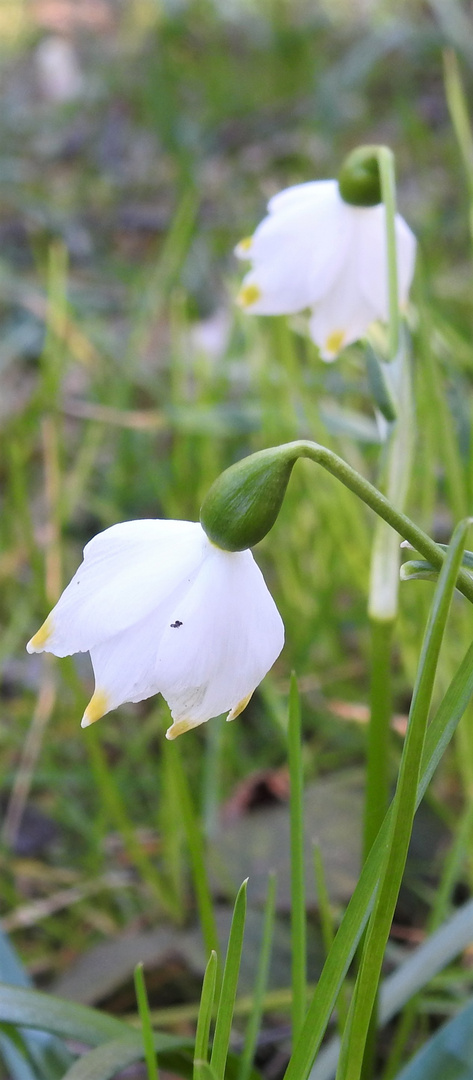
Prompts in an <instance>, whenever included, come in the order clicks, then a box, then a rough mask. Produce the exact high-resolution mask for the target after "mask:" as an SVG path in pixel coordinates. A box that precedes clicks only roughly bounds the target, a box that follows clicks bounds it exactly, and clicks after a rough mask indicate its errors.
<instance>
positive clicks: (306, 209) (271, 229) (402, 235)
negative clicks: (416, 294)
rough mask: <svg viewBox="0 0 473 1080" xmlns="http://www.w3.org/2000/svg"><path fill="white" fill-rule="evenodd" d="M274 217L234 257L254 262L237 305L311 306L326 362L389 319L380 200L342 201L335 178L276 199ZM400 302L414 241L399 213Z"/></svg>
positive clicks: (260, 308)
mask: <svg viewBox="0 0 473 1080" xmlns="http://www.w3.org/2000/svg"><path fill="white" fill-rule="evenodd" d="M268 210H269V214H268V216H267V217H265V218H264V220H263V221H262V222H261V224H260V225H258V228H257V229H256V231H255V233H254V235H253V236H252V237H249V238H248V239H247V240H242V241H241V243H240V244H238V246H237V248H236V249H235V250H236V254H237V255H238V257H239V258H241V259H250V260H251V262H252V264H253V265H252V269H251V270H250V272H249V273H248V274H247V275H246V277H245V278H244V280H243V284H242V288H241V291H240V294H239V297H238V302H239V303H240V304H241V305H242V307H244V308H245V309H246V310H247V311H249V312H251V313H254V314H259V315H290V314H293V313H295V312H297V311H302V310H303V309H304V308H310V309H311V316H310V335H311V337H312V340H313V341H315V343H316V345H318V346H319V349H320V352H321V356H322V358H323V359H324V360H334V359H335V357H336V356H337V355H338V353H339V352H340V350H341V349H342V348H344V346H345V345H349V344H350V343H351V342H352V341H357V340H358V338H360V337H363V335H364V334H365V332H366V330H367V328H368V326H369V325H370V323H371V322H373V321H374V320H375V319H383V320H384V321H386V320H387V318H388V289H387V267H386V228H385V209H384V205H383V203H380V204H379V205H377V206H369V207H361V206H360V207H358V206H352V205H349V204H348V203H346V202H344V200H343V199H342V197H341V195H340V192H339V189H338V183H337V181H336V180H317V181H313V182H312V183H309V184H297V185H296V186H295V187H290V188H287V189H286V190H285V191H281V192H280V193H279V194H278V195H275V196H274V198H273V199H271V200H270V202H269V204H268ZM396 246H397V266H398V290H399V303H400V305H401V306H402V305H404V304H406V302H407V297H408V292H409V287H410V284H411V281H412V276H413V273H414V262H415V248H416V241H415V237H414V234H413V233H412V232H411V230H410V229H409V227H408V225H406V222H405V221H404V219H403V218H402V217H401V216H400V215H399V214H397V215H396Z"/></svg>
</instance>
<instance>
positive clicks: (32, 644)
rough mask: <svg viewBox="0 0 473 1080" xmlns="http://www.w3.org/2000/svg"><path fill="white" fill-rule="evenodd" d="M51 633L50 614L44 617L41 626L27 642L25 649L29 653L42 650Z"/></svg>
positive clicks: (51, 622)
mask: <svg viewBox="0 0 473 1080" xmlns="http://www.w3.org/2000/svg"><path fill="white" fill-rule="evenodd" d="M52 633H53V621H52V618H51V616H50V615H48V617H47V619H45V621H44V623H43V625H42V626H40V628H39V630H38V631H37V632H36V634H34V635H33V637H32V638H31V640H30V641H29V642H28V644H27V646H26V649H27V652H29V653H35V652H43V649H45V648H46V645H47V643H48V641H49V640H50V638H51V637H52Z"/></svg>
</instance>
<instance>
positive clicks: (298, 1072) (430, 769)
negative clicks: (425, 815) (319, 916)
mask: <svg viewBox="0 0 473 1080" xmlns="http://www.w3.org/2000/svg"><path fill="white" fill-rule="evenodd" d="M472 694H473V645H470V647H469V649H468V650H467V652H466V654H465V656H464V658H463V661H462V663H461V664H460V667H459V668H458V671H457V673H456V675H455V676H454V678H453V679H452V682H451V683H450V686H449V688H448V690H447V692H446V694H445V697H444V699H443V701H442V703H441V705H440V707H439V709H438V710H437V713H436V714H435V716H434V718H433V720H432V721H431V723H430V725H429V727H428V729H427V734H426V739H425V746H424V752H423V755H422V766H421V776H420V781H419V784H418V788H417V796H416V805H417V806H418V805H419V803H420V802H421V800H422V798H423V796H424V794H425V791H426V789H427V787H428V785H429V784H430V781H431V779H432V776H433V774H434V772H435V770H436V768H437V766H438V764H439V761H440V760H441V758H442V755H443V753H444V752H445V749H446V747H447V746H448V743H449V742H450V740H451V738H452V736H453V734H454V732H455V729H456V727H457V725H458V723H459V721H460V720H461V717H462V716H463V713H464V711H465V709H466V707H467V705H468V703H469V701H470V698H471V696H472ZM390 819H391V811H389V812H388V814H387V816H386V818H385V820H384V823H383V825H382V827H381V829H380V831H379V834H378V837H377V839H376V840H375V843H374V845H373V847H372V849H371V852H370V855H369V857H368V859H367V861H366V863H365V865H364V867H363V870H362V873H361V875H360V878H359V881H358V884H357V886H356V888H355V891H354V893H353V895H352V898H351V900H350V902H349V904H348V906H347V908H346V911H345V914H344V916H343V919H342V921H341V923H340V926H339V929H338V933H337V935H336V937H335V941H334V944H333V946H332V949H331V950H330V953H329V956H328V957H327V961H326V963H325V965H324V968H323V971H322V974H321V976H320V979H319V982H318V984H317V987H316V990H315V992H314V995H313V997H312V1001H311V1003H310V1005H309V1009H308V1012H307V1016H306V1019H305V1023H304V1027H303V1029H302V1032H301V1036H300V1038H299V1039H298V1041H297V1045H296V1047H295V1048H294V1051H293V1054H292V1056H291V1059H290V1062H289V1065H288V1067H287V1071H286V1074H285V1077H286V1080H304V1078H305V1077H306V1076H307V1075H308V1073H309V1072H310V1069H311V1066H312V1064H313V1061H314V1058H315V1055H316V1053H317V1050H318V1049H319V1046H320V1043H321V1041H322V1038H323V1036H324V1033H325V1031H326V1028H327V1025H328V1023H329V1020H330V1016H331V1014H332V1011H333V1009H334V1008H335V1005H336V1001H337V997H338V994H339V992H340V988H341V986H342V983H343V980H344V978H345V975H346V973H347V971H348V968H349V966H350V963H351V961H352V959H353V956H354V954H355V950H356V947H357V944H358V942H359V940H360V937H361V935H362V933H363V929H364V927H365V925H366V921H367V919H368V916H369V912H370V910H371V907H372V904H373V900H374V897H375V893H376V888H377V883H378V875H379V870H380V867H381V865H382V860H383V855H384V845H385V843H386V838H387V836H388V830H389V823H390Z"/></svg>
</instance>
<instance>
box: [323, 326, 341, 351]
mask: <svg viewBox="0 0 473 1080" xmlns="http://www.w3.org/2000/svg"><path fill="white" fill-rule="evenodd" d="M344 341H345V331H344V330H332V333H331V334H329V335H328V337H327V338H326V341H325V348H324V351H325V352H326V353H327V354H328V355H329V356H338V353H339V352H340V350H341V349H342V348H343V342H344Z"/></svg>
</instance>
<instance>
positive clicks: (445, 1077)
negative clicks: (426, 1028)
mask: <svg viewBox="0 0 473 1080" xmlns="http://www.w3.org/2000/svg"><path fill="white" fill-rule="evenodd" d="M396 1080H473V1001H470V1002H469V1004H468V1005H467V1006H466V1007H465V1008H464V1009H462V1011H461V1012H460V1013H458V1015H457V1016H455V1017H454V1018H453V1020H449V1022H448V1024H444V1026H443V1027H441V1028H440V1029H439V1031H437V1032H436V1033H435V1035H433V1036H432V1038H431V1039H429V1041H428V1043H426V1045H425V1046H423V1047H422V1050H420V1051H419V1053H418V1054H416V1056H415V1057H414V1058H413V1059H412V1061H410V1062H409V1064H408V1065H406V1067H405V1068H404V1069H402V1071H401V1072H400V1073H398V1075H397V1077H396Z"/></svg>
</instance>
